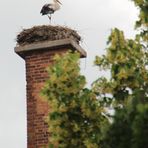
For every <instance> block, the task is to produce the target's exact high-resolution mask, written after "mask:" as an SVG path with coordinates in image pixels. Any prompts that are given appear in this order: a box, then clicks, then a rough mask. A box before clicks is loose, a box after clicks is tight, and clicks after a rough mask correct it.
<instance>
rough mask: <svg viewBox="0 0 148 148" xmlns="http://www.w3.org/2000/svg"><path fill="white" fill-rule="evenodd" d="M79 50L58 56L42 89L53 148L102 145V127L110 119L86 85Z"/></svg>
mask: <svg viewBox="0 0 148 148" xmlns="http://www.w3.org/2000/svg"><path fill="white" fill-rule="evenodd" d="M79 58H80V56H79V54H77V53H75V54H74V53H67V54H65V55H64V56H59V55H56V57H55V58H54V60H55V62H54V64H52V66H49V68H48V74H49V79H48V81H47V82H46V84H45V87H44V89H43V92H42V93H43V94H44V96H46V99H48V102H49V105H50V112H49V117H48V119H47V122H48V123H49V132H50V138H49V143H50V147H51V148H54V147H56V146H57V145H58V148H77V147H78V148H99V141H100V140H101V139H102V138H103V134H102V133H103V130H104V129H103V128H101V127H103V126H102V125H105V124H106V123H107V122H108V121H107V119H106V118H105V116H104V115H103V112H105V110H104V108H103V107H102V106H101V104H100V103H99V101H98V100H97V98H96V95H95V94H94V93H93V91H91V90H89V89H87V88H85V84H86V80H85V77H84V76H82V75H81V74H80V67H79V62H78V60H79Z"/></svg>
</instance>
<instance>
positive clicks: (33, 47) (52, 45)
mask: <svg viewBox="0 0 148 148" xmlns="http://www.w3.org/2000/svg"><path fill="white" fill-rule="evenodd" d="M61 48H67V49H69V50H72V51H78V52H79V53H80V55H81V57H82V58H84V57H86V56H87V53H86V52H85V50H84V49H83V48H82V47H81V46H80V45H79V44H78V43H77V42H76V41H75V40H74V39H71V38H67V39H61V40H54V41H44V42H38V43H32V44H26V45H17V46H16V47H15V52H16V53H17V54H18V55H20V56H21V57H22V58H25V54H26V53H28V52H29V51H37V50H40V51H41V50H54V49H61Z"/></svg>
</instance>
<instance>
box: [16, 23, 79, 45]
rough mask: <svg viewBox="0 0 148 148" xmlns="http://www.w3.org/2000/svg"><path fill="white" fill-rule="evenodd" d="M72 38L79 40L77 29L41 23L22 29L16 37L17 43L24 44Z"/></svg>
mask: <svg viewBox="0 0 148 148" xmlns="http://www.w3.org/2000/svg"><path fill="white" fill-rule="evenodd" d="M66 38H72V39H74V40H75V41H76V42H77V43H79V42H80V41H81V37H80V36H79V34H78V33H77V31H75V30H72V29H70V28H68V27H61V26H51V25H48V26H46V25H42V26H34V27H32V28H30V29H23V30H22V31H21V32H20V33H19V34H18V35H17V38H16V41H17V43H18V45H26V44H31V43H37V42H42V41H53V40H60V39H66Z"/></svg>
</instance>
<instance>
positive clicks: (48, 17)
mask: <svg viewBox="0 0 148 148" xmlns="http://www.w3.org/2000/svg"><path fill="white" fill-rule="evenodd" d="M47 16H48V18H49V22H50V24H51V14H50V16H49V15H47Z"/></svg>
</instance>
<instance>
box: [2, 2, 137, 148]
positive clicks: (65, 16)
mask: <svg viewBox="0 0 148 148" xmlns="http://www.w3.org/2000/svg"><path fill="white" fill-rule="evenodd" d="M48 2H50V1H48V0H3V1H2V0H1V3H0V148H27V144H26V137H27V133H26V94H25V85H26V81H25V63H24V61H23V60H22V59H21V58H20V57H19V56H18V55H16V54H15V53H14V47H15V45H16V42H15V38H16V35H17V34H18V33H19V32H20V31H21V30H22V28H30V27H32V26H34V25H43V24H49V20H48V18H47V17H44V16H43V17H42V16H40V13H39V12H40V9H41V7H42V6H43V5H44V4H45V3H48ZM61 2H62V3H63V5H62V8H61V10H60V11H59V12H56V13H55V15H54V17H53V24H58V25H64V26H68V27H71V28H73V29H76V30H77V31H78V33H79V34H80V35H81V36H82V38H83V42H82V44H81V46H82V47H83V48H84V49H85V50H86V51H87V53H88V57H87V59H86V60H82V61H81V64H82V73H83V74H85V75H86V77H87V81H88V83H89V84H90V83H91V82H92V81H93V80H95V79H96V78H97V76H98V71H97V70H96V69H95V68H94V67H93V66H92V65H93V60H94V56H95V55H97V54H98V55H100V54H102V53H103V52H104V49H105V47H106V41H107V37H108V35H109V33H110V30H111V28H114V27H118V28H119V29H122V30H124V31H125V35H126V36H127V37H128V38H130V37H133V36H134V33H135V32H134V29H133V28H134V27H133V26H134V22H135V20H136V19H137V12H138V11H137V9H136V8H135V6H134V4H133V3H132V2H131V1H130V0H61ZM85 63H86V67H85Z"/></svg>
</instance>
